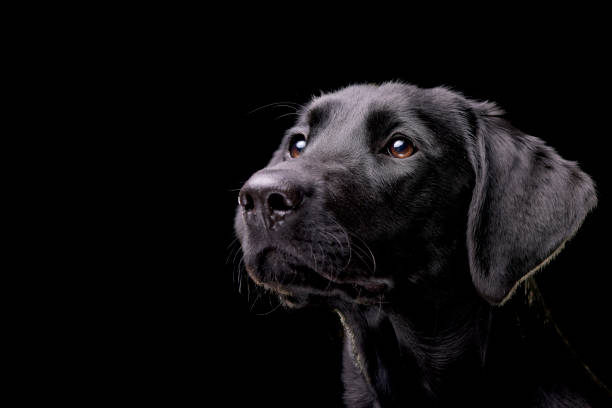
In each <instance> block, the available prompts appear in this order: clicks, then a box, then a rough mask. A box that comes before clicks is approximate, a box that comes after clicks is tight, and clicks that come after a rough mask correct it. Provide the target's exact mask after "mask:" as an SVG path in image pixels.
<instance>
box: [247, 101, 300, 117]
mask: <svg viewBox="0 0 612 408" xmlns="http://www.w3.org/2000/svg"><path fill="white" fill-rule="evenodd" d="M292 105H296V106H297V107H300V108H301V107H303V106H302V105H300V104H299V103H295V102H287V101H281V102H274V103H269V104H267V105H264V106H260V107H259V108H256V109H253V110H252V111H250V112H249V113H247V115H251V114H253V113H255V112H257V111H260V110H262V109H265V108H272V107H276V106H286V107H289V108H293V109H295V110H297V107H296V106H292Z"/></svg>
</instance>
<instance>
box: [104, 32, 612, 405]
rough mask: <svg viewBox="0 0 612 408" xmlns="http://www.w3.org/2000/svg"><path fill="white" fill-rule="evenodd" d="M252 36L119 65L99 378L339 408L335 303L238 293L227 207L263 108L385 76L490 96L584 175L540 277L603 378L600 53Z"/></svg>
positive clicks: (285, 119) (264, 128) (143, 387)
mask: <svg viewBox="0 0 612 408" xmlns="http://www.w3.org/2000/svg"><path fill="white" fill-rule="evenodd" d="M259 40H260V42H258V43H257V45H254V44H252V43H251V42H250V41H249V40H248V39H245V44H244V45H243V46H241V47H239V48H233V47H218V48H217V47H214V46H212V49H210V48H207V47H208V46H198V47H194V46H193V42H188V43H186V44H188V45H184V44H183V45H181V43H180V42H175V43H173V44H172V45H170V46H165V47H164V53H163V54H161V55H157V54H156V52H152V53H151V54H148V57H147V58H148V59H147V61H149V62H150V64H149V63H146V64H142V63H139V64H137V65H135V66H136V67H137V68H134V69H131V68H128V69H127V71H126V72H127V73H126V74H125V75H123V74H122V79H123V81H125V82H124V83H126V84H127V86H126V90H127V93H125V95H122V97H121V100H120V101H119V102H117V103H118V104H119V105H120V106H122V107H124V108H125V110H123V111H122V114H124V115H132V114H133V115H135V118H132V121H131V123H136V124H135V125H134V129H129V130H128V133H129V131H132V130H133V131H134V134H136V135H138V137H136V143H130V145H129V146H126V153H125V154H126V156H127V158H128V160H129V159H132V158H134V157H135V158H137V159H138V160H136V161H134V163H136V164H133V165H132V166H133V168H131V169H130V170H131V172H130V176H126V177H129V178H128V181H127V182H125V183H123V184H122V187H121V188H122V189H125V191H123V192H124V193H125V196H126V197H135V198H136V200H135V201H134V202H135V204H134V205H131V204H128V207H127V208H128V209H127V210H126V211H127V213H128V218H130V217H132V218H131V219H130V222H129V224H128V226H129V227H130V228H129V231H128V232H127V233H125V232H122V233H121V234H120V236H119V237H118V238H117V239H118V240H119V241H121V242H125V246H121V250H122V251H123V252H133V254H132V255H134V253H135V254H136V256H135V257H134V256H132V257H131V264H130V265H127V267H126V265H122V267H121V270H122V271H124V270H125V271H128V272H126V273H125V274H124V275H122V276H120V277H119V276H117V277H116V278H117V279H116V281H113V282H111V284H112V285H118V286H119V287H120V289H117V288H116V287H115V288H113V291H112V292H111V293H113V294H114V295H113V296H115V294H116V293H119V295H117V296H118V299H120V300H117V301H116V302H115V301H114V300H113V299H114V298H113V299H111V300H109V299H106V300H105V303H104V307H107V308H108V309H107V310H102V311H101V315H102V316H106V313H107V312H108V310H110V311H112V312H113V314H112V315H113V316H114V318H108V320H109V321H108V322H106V325H107V326H108V327H111V328H112V329H111V330H110V331H109V332H104V330H99V332H100V333H99V335H100V336H101V338H102V339H104V340H103V343H104V345H105V347H104V348H102V350H101V352H100V356H99V360H100V364H101V365H102V366H104V367H106V368H110V372H111V374H109V375H111V376H112V379H113V380H112V381H110V382H109V384H110V385H109V386H108V387H107V388H108V389H109V390H115V389H120V390H127V391H129V392H130V393H131V395H133V396H134V398H135V400H141V399H142V398H146V399H148V400H151V401H162V400H167V401H171V402H174V403H177V402H178V401H196V402H198V401H200V400H201V401H209V400H210V399H211V398H213V397H214V398H220V399H221V401H224V402H223V404H221V405H222V406H234V405H238V404H239V402H244V401H248V406H266V407H289V406H321V407H324V406H339V404H340V401H341V400H340V398H341V392H342V388H341V383H340V372H339V367H340V366H339V364H340V349H339V347H340V339H341V330H340V326H339V322H338V321H337V318H336V316H335V315H334V314H332V313H329V312H325V311H322V310H301V311H297V312H288V311H285V310H283V309H282V308H277V307H276V306H277V303H276V302H275V300H274V299H273V298H270V297H266V296H263V297H259V298H258V296H257V293H256V292H253V291H252V290H250V289H252V288H250V289H248V288H249V286H248V285H247V284H245V283H244V282H243V285H242V289H243V290H242V293H239V286H240V284H239V282H238V281H237V280H236V274H235V269H236V264H237V263H238V260H239V257H240V255H239V254H238V255H236V256H234V255H235V253H234V252H232V250H233V249H234V248H235V246H234V247H232V246H231V243H232V241H233V239H234V235H233V217H234V212H235V206H236V199H237V190H238V189H239V188H240V186H241V185H242V183H243V182H245V181H246V180H247V179H248V178H249V176H250V175H251V174H252V173H253V172H254V171H256V170H258V169H260V168H261V167H263V166H265V164H266V163H267V161H268V159H269V157H270V155H271V153H272V152H273V150H274V149H275V148H276V146H277V144H278V142H279V141H280V139H281V136H282V134H283V131H284V129H286V128H287V127H289V126H290V125H291V123H292V121H293V117H292V115H286V116H283V115H285V114H287V113H289V112H291V110H290V109H287V108H283V107H265V108H262V107H263V106H266V105H268V104H272V103H277V102H282V101H289V102H294V103H305V102H307V101H308V100H309V99H310V98H311V96H312V95H313V94H317V93H319V91H321V90H322V91H331V90H334V89H338V88H340V87H343V86H346V85H349V84H352V83H361V82H381V81H386V80H403V81H406V82H409V83H413V84H416V85H419V86H423V87H431V86H437V85H447V86H450V87H452V88H454V89H456V90H458V91H461V92H463V93H464V94H465V95H466V96H468V97H471V98H475V99H483V100H484V99H487V100H491V101H495V102H497V103H498V104H499V105H500V106H501V107H503V108H504V109H505V110H506V111H507V113H508V115H507V116H508V117H509V119H510V120H511V121H512V122H513V123H514V124H515V125H516V126H517V127H518V128H520V129H521V130H523V131H525V132H527V133H529V134H532V135H535V136H538V137H540V138H542V139H544V140H545V141H546V142H547V143H548V144H549V145H551V146H553V147H555V148H556V149H557V150H558V151H559V152H560V154H561V156H562V157H564V158H566V159H570V160H575V161H578V162H579V163H580V165H581V167H582V169H583V170H584V171H586V172H587V173H588V174H590V175H591V176H592V177H593V178H594V179H595V181H596V183H597V186H598V190H599V206H598V208H597V209H596V210H595V212H593V213H592V214H591V215H589V216H588V218H587V220H586V222H585V224H584V225H583V227H582V229H581V230H580V231H579V233H578V234H577V235H576V237H575V238H574V239H573V240H572V241H571V242H570V243H569V244H568V245H567V247H566V249H565V250H564V251H563V252H562V253H561V254H560V255H559V256H558V257H557V258H556V259H555V260H554V262H552V264H551V265H550V266H548V267H547V268H546V269H545V270H543V271H542V272H541V273H540V274H539V280H540V282H541V286H542V290H543V292H544V295H545V296H546V298H547V300H548V301H549V303H550V306H551V309H552V311H553V313H554V316H555V317H556V319H557V320H558V323H559V325H560V327H561V328H562V329H563V330H564V331H565V332H566V334H567V336H568V337H569V338H570V340H571V341H572V342H573V343H574V345H575V347H576V349H577V351H578V353H579V354H580V355H582V356H583V358H584V360H585V361H586V362H587V363H588V364H589V365H591V366H592V368H593V370H594V371H595V372H596V373H597V374H598V375H600V376H601V377H602V378H603V379H604V380H605V381H606V382H607V383H608V384H610V383H611V379H612V375H611V374H612V372H611V369H610V365H609V355H610V353H609V350H608V345H609V344H612V338H611V336H610V334H609V332H608V331H607V328H608V327H609V322H610V319H609V312H610V295H609V293H610V291H609V286H608V285H609V283H610V279H609V277H608V275H609V273H610V272H609V271H610V268H609V265H608V253H607V251H609V235H610V233H609V231H608V227H609V225H610V224H609V222H608V221H609V211H610V199H611V197H610V177H609V170H608V166H609V163H610V158H609V150H608V148H607V146H608V139H609V138H610V130H609V122H610V121H609V117H610V114H609V109H610V103H609V101H608V100H607V99H606V95H609V91H610V83H609V69H610V66H609V64H607V62H606V61H605V58H604V57H603V55H602V53H603V52H604V49H603V48H600V44H599V43H598V42H597V41H595V42H592V43H590V46H589V47H585V46H584V45H583V44H582V43H574V42H572V41H571V38H568V39H567V41H561V42H559V43H557V45H555V46H554V47H553V46H552V45H551V44H548V43H547V42H546V41H542V42H539V43H537V44H527V45H531V47H529V49H528V50H527V47H526V46H511V45H510V44H502V43H499V44H496V45H495V46H492V48H491V49H489V50H490V51H492V52H489V53H484V52H483V50H482V49H479V48H477V47H463V46H462V47H460V48H459V49H454V50H453V49H451V50H446V51H443V50H438V49H436V48H431V49H429V50H427V51H424V52H420V51H419V52H416V51H414V52H411V53H406V52H391V51H388V50H382V49H379V48H376V47H372V46H369V45H366V44H363V46H357V47H354V48H352V49H349V48H345V47H340V46H339V47H338V51H337V52H336V53H329V54H322V53H321V52H320V50H319V49H318V48H317V47H316V46H312V47H309V48H307V49H304V48H303V47H297V46H296V47H295V52H285V53H283V54H282V55H280V54H279V52H278V46H276V45H275V44H274V43H273V42H271V43H265V42H262V41H261V40H262V39H259ZM266 44H268V45H266ZM289 48H293V47H291V46H290V47H289ZM285 51H286V49H285ZM151 55H153V57H151ZM129 58H132V57H129ZM134 106H136V108H135V109H134V110H133V111H130V110H129V109H127V108H128V107H134ZM253 111H254V112H253ZM125 132H126V131H125V129H124V133H125ZM131 140H134V139H131ZM119 141H120V140H119ZM143 196H144V197H146V198H144V199H143V198H142V197H143ZM126 202H128V203H129V202H130V201H129V200H126ZM131 231H137V233H136V232H135V233H134V234H133V235H132V234H131V233H130V232H131ZM141 238H142V239H141ZM119 305H120V306H119ZM126 306H127V307H126ZM104 307H101V309H104ZM117 387H119V388H117Z"/></svg>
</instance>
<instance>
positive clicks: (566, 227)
mask: <svg viewBox="0 0 612 408" xmlns="http://www.w3.org/2000/svg"><path fill="white" fill-rule="evenodd" d="M472 112H474V113H475V118H474V120H473V125H474V132H473V135H472V136H473V138H472V139H471V140H470V143H471V144H472V148H471V149H468V151H469V152H470V153H469V154H470V156H471V157H470V159H471V161H472V164H473V166H474V173H475V185H474V191H473V193H472V200H471V204H470V208H469V214H468V228H467V250H468V256H469V263H470V269H471V274H472V280H473V282H474V285H475V286H476V289H477V291H478V292H479V294H480V295H481V296H482V297H483V298H484V299H486V300H487V301H488V302H489V303H491V304H494V305H499V304H503V303H504V302H505V301H507V300H508V299H509V298H510V297H511V296H512V293H513V292H514V290H515V289H516V288H517V287H518V286H519V284H520V283H521V282H522V281H523V280H525V279H526V278H528V277H529V276H530V275H532V274H533V273H535V272H536V271H537V270H538V269H540V268H541V267H542V266H544V265H545V264H547V263H548V262H549V261H550V260H551V259H552V258H553V257H554V256H555V255H557V254H558V253H559V252H560V251H561V249H562V248H563V245H564V244H565V242H566V241H567V240H568V239H569V238H571V237H572V236H573V235H574V234H575V233H576V231H577V230H578V228H579V227H580V225H581V224H582V221H583V220H584V218H585V216H586V215H587V213H588V212H589V211H590V210H592V209H593V208H594V207H595V206H596V204H597V198H596V192H595V185H594V183H593V181H592V180H591V178H590V177H589V176H588V175H587V174H585V173H584V172H582V171H581V170H580V169H579V168H578V165H577V164H576V163H575V162H570V161H567V160H564V159H563V158H561V157H560V156H559V155H558V154H557V152H555V150H554V149H552V148H550V147H549V146H546V145H545V144H544V142H543V141H542V140H540V139H538V138H536V137H533V136H528V135H525V134H524V133H522V132H520V131H518V130H517V129H515V128H513V127H512V126H511V125H510V124H509V123H508V122H507V121H506V120H504V119H502V118H501V117H499V115H500V114H501V113H502V112H501V111H500V110H499V109H497V108H496V107H495V106H494V105H492V104H489V103H480V104H476V103H474V104H473V106H472Z"/></svg>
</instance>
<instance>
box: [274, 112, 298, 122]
mask: <svg viewBox="0 0 612 408" xmlns="http://www.w3.org/2000/svg"><path fill="white" fill-rule="evenodd" d="M290 115H295V116H298V117H299V116H300V114H299V113H297V112H289V113H285V114H283V115H280V116H278V117H277V118H275V119H274V120H279V119H280V118H284V117H285V116H290Z"/></svg>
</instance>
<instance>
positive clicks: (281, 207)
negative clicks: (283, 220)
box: [268, 193, 294, 211]
mask: <svg viewBox="0 0 612 408" xmlns="http://www.w3.org/2000/svg"><path fill="white" fill-rule="evenodd" d="M268 207H269V208H270V209H271V210H272V211H289V210H291V209H292V208H293V207H294V205H293V203H292V202H291V201H290V200H288V199H287V197H285V196H283V195H282V194H278V193H272V194H270V195H269V196H268Z"/></svg>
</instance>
